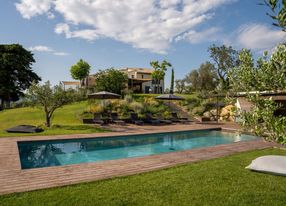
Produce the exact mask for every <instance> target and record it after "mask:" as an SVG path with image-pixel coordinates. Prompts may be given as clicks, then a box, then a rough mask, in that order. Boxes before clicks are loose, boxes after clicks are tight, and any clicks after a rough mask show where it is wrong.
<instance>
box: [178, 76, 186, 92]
mask: <svg viewBox="0 0 286 206" xmlns="http://www.w3.org/2000/svg"><path fill="white" fill-rule="evenodd" d="M175 83H176V92H178V93H179V94H182V93H183V92H185V90H186V80H185V79H177V80H176V81H175Z"/></svg>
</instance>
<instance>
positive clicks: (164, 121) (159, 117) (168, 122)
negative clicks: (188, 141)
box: [156, 114, 172, 124]
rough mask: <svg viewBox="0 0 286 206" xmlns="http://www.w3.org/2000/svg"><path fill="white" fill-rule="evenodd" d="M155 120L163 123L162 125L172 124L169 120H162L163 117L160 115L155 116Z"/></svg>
mask: <svg viewBox="0 0 286 206" xmlns="http://www.w3.org/2000/svg"><path fill="white" fill-rule="evenodd" d="M156 117H157V119H158V120H159V121H160V122H161V123H163V124H172V121H171V120H169V119H164V117H163V116H162V115H161V114H157V116H156Z"/></svg>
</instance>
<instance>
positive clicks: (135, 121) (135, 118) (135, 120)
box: [130, 113, 144, 125]
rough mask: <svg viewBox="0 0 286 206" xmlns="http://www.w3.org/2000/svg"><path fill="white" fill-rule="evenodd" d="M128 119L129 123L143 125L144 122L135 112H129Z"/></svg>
mask: <svg viewBox="0 0 286 206" xmlns="http://www.w3.org/2000/svg"><path fill="white" fill-rule="evenodd" d="M130 120H131V123H133V124H136V125H143V124H144V122H143V121H142V120H140V119H139V118H138V114H137V113H131V114H130Z"/></svg>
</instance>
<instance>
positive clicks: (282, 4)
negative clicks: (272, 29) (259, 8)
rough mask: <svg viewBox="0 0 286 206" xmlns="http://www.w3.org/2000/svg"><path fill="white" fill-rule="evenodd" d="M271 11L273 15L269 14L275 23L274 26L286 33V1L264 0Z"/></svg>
mask: <svg viewBox="0 0 286 206" xmlns="http://www.w3.org/2000/svg"><path fill="white" fill-rule="evenodd" d="M263 4H265V5H266V6H268V7H269V8H270V9H271V12H272V13H271V14H269V13H267V15H268V16H270V17H271V18H272V19H273V20H274V22H273V25H274V26H277V27H280V28H281V29H282V31H286V1H285V0H264V3H263Z"/></svg>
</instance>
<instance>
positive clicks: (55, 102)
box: [27, 81, 71, 127]
mask: <svg viewBox="0 0 286 206" xmlns="http://www.w3.org/2000/svg"><path fill="white" fill-rule="evenodd" d="M27 98H28V99H29V100H30V101H31V102H32V105H34V106H39V107H41V108H43V110H44V112H45V118H46V119H45V120H46V122H45V125H46V126H47V127H50V126H51V118H52V117H53V114H54V112H55V110H56V109H58V108H60V107H62V106H63V105H65V104H67V103H69V102H70V100H71V98H70V96H69V95H68V93H67V92H66V91H65V90H64V89H63V87H62V85H56V86H54V87H52V86H51V84H50V82H49V81H47V82H45V83H44V84H43V85H40V84H36V83H33V84H32V85H31V86H30V88H29V90H28V94H27Z"/></svg>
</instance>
